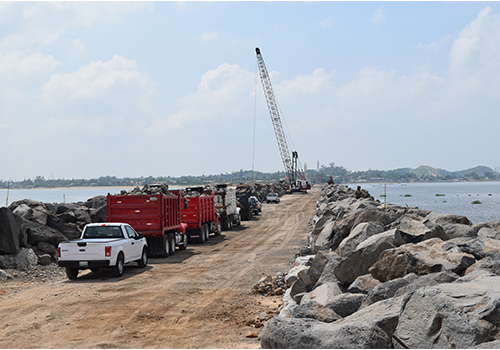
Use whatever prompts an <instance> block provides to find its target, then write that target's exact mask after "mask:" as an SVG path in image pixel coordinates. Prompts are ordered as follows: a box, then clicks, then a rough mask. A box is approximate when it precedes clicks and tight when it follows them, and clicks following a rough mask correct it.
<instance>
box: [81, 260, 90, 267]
mask: <svg viewBox="0 0 500 350" xmlns="http://www.w3.org/2000/svg"><path fill="white" fill-rule="evenodd" d="M79 265H80V266H89V262H88V261H80V262H79Z"/></svg>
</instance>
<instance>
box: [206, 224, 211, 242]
mask: <svg viewBox="0 0 500 350" xmlns="http://www.w3.org/2000/svg"><path fill="white" fill-rule="evenodd" d="M209 239H210V227H208V224H205V241H207V242H208V240H209Z"/></svg>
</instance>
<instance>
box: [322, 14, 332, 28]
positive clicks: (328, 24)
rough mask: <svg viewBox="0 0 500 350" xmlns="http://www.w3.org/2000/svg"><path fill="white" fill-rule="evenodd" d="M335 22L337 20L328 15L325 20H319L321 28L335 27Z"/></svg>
mask: <svg viewBox="0 0 500 350" xmlns="http://www.w3.org/2000/svg"><path fill="white" fill-rule="evenodd" d="M334 23H335V20H334V19H333V17H328V18H325V19H324V20H321V21H320V22H319V25H320V27H321V28H331V27H333V24H334Z"/></svg>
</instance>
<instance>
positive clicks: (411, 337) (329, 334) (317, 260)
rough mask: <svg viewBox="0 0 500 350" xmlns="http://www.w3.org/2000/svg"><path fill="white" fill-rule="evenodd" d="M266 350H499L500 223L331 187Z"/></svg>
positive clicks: (269, 329) (265, 339)
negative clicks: (484, 221)
mask: <svg viewBox="0 0 500 350" xmlns="http://www.w3.org/2000/svg"><path fill="white" fill-rule="evenodd" d="M310 227H311V231H310V232H309V234H308V242H309V245H308V246H307V247H304V248H303V249H301V252H300V256H299V257H297V259H296V261H295V266H294V267H293V268H292V269H291V270H290V271H289V272H288V273H287V274H286V276H285V282H286V285H287V289H286V291H285V294H284V296H283V305H282V307H281V308H280V313H279V314H278V315H276V316H275V317H273V318H272V319H270V320H268V321H267V322H266V324H265V326H264V328H263V330H262V333H261V346H262V348H350V349H361V348H363V349H365V348H469V349H471V348H475V347H477V348H498V347H500V253H499V251H500V241H499V239H500V221H494V222H488V223H480V224H476V225H473V224H472V223H471V222H470V221H469V220H468V219H467V218H466V217H464V216H459V215H448V214H438V213H435V212H432V211H429V210H422V209H419V208H416V207H412V208H408V207H400V206H396V205H392V204H384V203H381V202H380V201H378V200H374V199H373V197H371V196H368V198H359V199H356V198H355V193H354V190H352V189H350V188H349V187H347V186H340V185H335V184H331V185H327V186H325V187H323V189H322V192H321V194H320V197H319V200H318V203H317V207H316V213H315V215H314V217H313V218H312V219H311V222H310Z"/></svg>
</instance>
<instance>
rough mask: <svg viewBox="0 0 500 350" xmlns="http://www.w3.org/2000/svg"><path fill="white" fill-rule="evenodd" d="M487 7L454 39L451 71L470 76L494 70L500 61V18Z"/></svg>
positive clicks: (496, 69)
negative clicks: (499, 43)
mask: <svg viewBox="0 0 500 350" xmlns="http://www.w3.org/2000/svg"><path fill="white" fill-rule="evenodd" d="M491 13H492V9H491V8H490V7H487V8H485V9H484V10H483V11H481V12H479V14H478V16H477V18H476V19H474V20H473V21H472V22H471V23H470V24H469V25H467V26H466V27H465V28H464V29H463V30H462V31H461V32H460V34H459V36H458V38H457V39H456V40H455V41H454V43H453V46H452V48H451V53H450V69H451V72H452V74H455V75H461V76H470V75H471V74H481V73H486V75H489V74H490V73H491V70H493V71H495V72H496V73H498V69H499V64H500V46H499V45H498V42H499V41H500V18H499V15H498V14H495V15H492V14H491Z"/></svg>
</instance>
